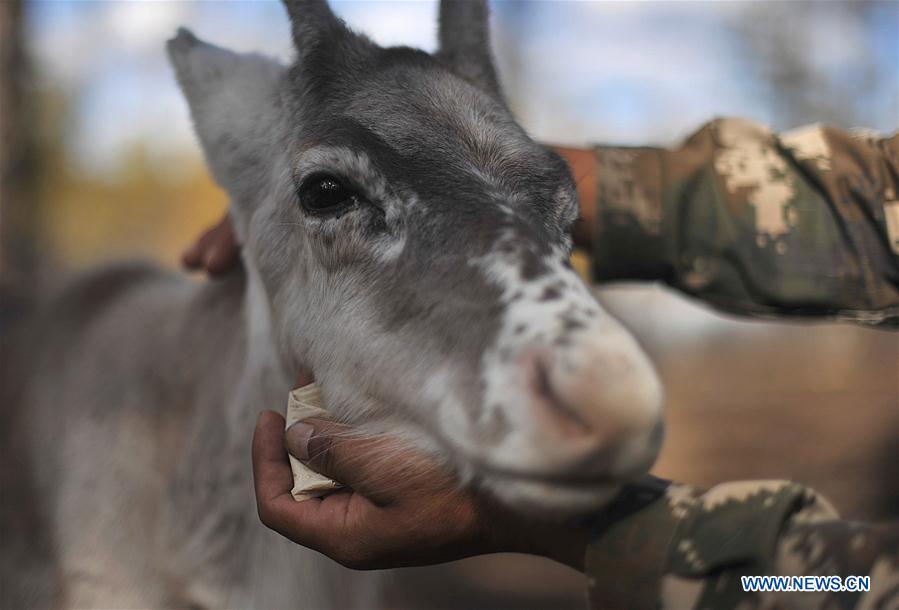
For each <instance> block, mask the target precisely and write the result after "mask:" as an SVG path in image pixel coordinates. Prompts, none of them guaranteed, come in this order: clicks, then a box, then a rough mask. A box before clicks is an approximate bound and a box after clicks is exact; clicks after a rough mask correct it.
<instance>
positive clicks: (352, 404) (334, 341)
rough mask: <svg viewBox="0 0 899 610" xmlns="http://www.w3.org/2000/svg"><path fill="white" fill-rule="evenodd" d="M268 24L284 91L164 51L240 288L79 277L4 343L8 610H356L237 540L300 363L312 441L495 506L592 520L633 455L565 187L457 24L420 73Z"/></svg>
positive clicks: (249, 538)
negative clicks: (222, 220) (319, 393)
mask: <svg viewBox="0 0 899 610" xmlns="http://www.w3.org/2000/svg"><path fill="white" fill-rule="evenodd" d="M285 4H286V8H287V12H288V14H289V17H290V20H291V23H292V34H293V39H294V44H295V47H296V59H295V61H294V62H293V64H292V65H290V66H289V67H285V66H283V65H282V64H280V63H278V62H277V61H274V60H272V59H269V58H266V57H262V56H259V55H253V54H238V53H234V52H231V51H228V50H225V49H223V48H219V47H216V46H213V45H211V44H207V43H205V42H202V41H200V40H199V39H197V38H196V37H195V36H194V35H193V34H191V33H190V32H188V31H186V30H179V32H178V34H177V36H176V37H175V38H174V39H172V40H170V41H169V42H168V52H169V55H170V58H171V61H172V64H173V65H174V67H175V71H176V73H177V78H178V82H179V83H180V85H181V88H182V89H183V91H184V94H185V96H186V98H187V101H188V104H189V106H190V111H191V115H192V117H193V121H194V124H195V127H196V132H197V134H198V136H199V140H200V142H201V144H202V147H203V150H204V152H205V155H206V159H207V161H208V163H209V166H210V167H211V171H212V174H213V175H214V177H215V179H216V180H217V181H218V183H219V184H220V185H221V186H222V187H223V188H224V189H225V190H226V191H227V192H228V194H229V196H230V214H231V216H232V219H233V222H234V225H235V227H236V230H237V232H238V235H239V237H240V240H241V242H242V243H243V255H242V256H243V267H244V271H243V272H241V273H236V274H234V275H232V276H231V277H229V278H228V279H226V280H223V281H214V282H196V281H192V280H190V279H188V278H186V277H183V276H182V275H180V274H178V273H175V272H172V271H168V270H163V269H161V268H157V267H153V266H150V265H141V264H128V265H118V266H113V267H109V268H105V269H101V270H98V271H95V272H93V273H90V274H88V275H86V276H84V277H81V278H79V279H77V280H76V281H74V282H73V283H72V284H71V285H69V286H68V287H67V288H66V289H64V290H63V291H62V292H61V293H60V294H59V295H58V296H57V297H55V298H54V299H53V300H51V301H50V302H48V303H47V304H46V305H45V306H43V307H42V308H41V309H40V310H39V311H37V312H35V313H33V315H31V316H30V318H29V319H28V320H26V321H25V322H23V323H21V324H19V325H17V327H16V328H15V330H14V331H12V332H11V333H5V334H6V339H5V343H7V345H6V348H5V350H4V351H5V352H6V355H7V357H9V356H10V355H13V354H14V356H12V358H11V360H7V362H6V363H5V366H4V368H5V369H6V373H7V374H8V375H7V377H8V378H13V379H12V381H11V382H9V383H5V384H4V385H5V386H6V387H7V390H9V388H10V386H12V385H14V386H15V398H9V396H10V393H9V392H7V399H6V402H5V404H7V405H15V409H10V408H9V407H8V408H7V411H9V412H10V413H9V415H8V417H7V421H9V422H15V426H16V428H15V429H16V433H15V435H14V437H15V440H16V441H17V444H15V445H10V446H14V447H17V449H16V453H15V459H16V460H17V462H16V463H17V464H19V467H18V471H17V472H18V478H19V480H24V479H23V477H26V475H27V483H22V484H21V485H20V486H19V487H21V488H22V490H20V491H21V495H20V496H17V498H15V500H16V501H17V502H18V504H19V505H23V506H24V505H26V504H27V510H30V511H33V512H32V513H29V514H31V515H32V517H33V518H34V519H33V521H32V525H33V529H31V530H29V533H28V535H27V536H25V538H26V542H27V541H28V540H30V541H32V542H33V545H34V548H33V549H31V550H32V551H33V553H37V550H35V549H36V548H37V547H40V548H41V549H43V551H44V556H43V557H44V559H40V560H38V559H35V557H34V556H32V557H28V549H27V544H26V545H25V547H26V550H25V551H22V552H20V553H19V555H18V556H14V555H10V554H9V553H12V552H13V551H10V552H9V553H7V558H6V559H5V560H4V563H3V564H2V566H3V569H4V571H5V572H7V573H6V575H5V576H4V580H6V581H7V584H9V582H12V581H13V580H15V581H16V582H17V583H18V584H17V587H18V588H17V590H18V591H19V594H21V595H22V596H24V597H23V599H24V598H25V597H28V596H31V600H32V601H31V602H30V603H32V604H35V603H38V604H40V603H49V604H53V605H56V606H59V607H66V608H75V607H96V606H104V607H120V608H124V607H145V608H146V607H184V606H190V607H196V606H201V607H205V606H209V607H309V608H329V607H331V608H343V607H355V606H358V605H360V604H362V603H363V601H364V600H366V599H372V595H373V593H372V592H373V591H375V590H376V589H375V587H377V582H378V580H379V575H378V574H376V573H357V572H348V571H347V570H346V569H345V568H343V567H341V566H340V565H338V564H336V563H333V562H331V561H330V560H328V559H326V558H324V557H322V556H320V555H318V554H316V553H314V552H311V551H308V550H305V549H302V548H300V547H297V546H296V545H293V544H291V543H289V542H287V541H285V540H283V539H281V538H280V537H279V536H277V535H276V534H274V533H272V532H270V531H268V530H266V529H265V528H264V527H263V526H262V525H261V524H260V523H259V521H258V518H257V516H256V512H255V503H254V499H253V495H252V491H251V472H250V464H249V442H250V437H251V432H252V429H253V422H254V418H255V415H256V414H257V412H258V411H259V410H261V409H264V408H272V407H277V406H278V405H281V404H283V403H284V401H285V399H286V395H287V392H288V390H289V389H290V387H291V381H292V379H293V378H294V377H295V374H296V372H297V370H298V368H299V367H300V366H301V364H303V365H311V367H312V368H313V369H314V371H315V373H316V376H317V380H318V383H319V384H321V386H322V387H323V390H324V393H325V396H326V398H327V403H328V407H329V409H330V412H331V413H332V414H333V416H334V418H335V419H336V420H338V421H341V422H345V423H348V424H351V425H353V426H355V427H357V428H358V430H359V431H360V433H365V434H380V433H385V432H386V433H389V434H391V435H394V436H396V437H398V438H400V439H403V440H404V441H405V442H408V443H412V444H413V445H414V446H416V447H418V448H420V449H421V450H423V451H426V452H428V453H430V454H433V455H434V456H436V457H437V458H438V459H439V460H441V461H442V462H443V463H445V464H446V465H447V466H448V467H450V468H452V469H453V470H454V471H455V472H456V473H458V475H459V480H460V484H463V485H467V484H476V485H478V486H480V487H481V488H483V489H484V490H485V491H486V492H489V493H490V494H493V495H494V496H495V497H496V498H497V499H498V500H499V501H501V502H503V503H505V504H508V505H509V506H510V507H513V508H515V509H517V510H522V511H531V512H539V513H541V514H544V515H555V516H557V517H563V516H567V515H570V514H573V513H577V512H582V511H589V510H593V509H596V508H597V507H600V506H602V505H603V504H604V503H606V502H607V501H608V500H609V499H610V498H611V497H612V496H613V495H614V494H615V492H616V490H617V489H618V488H619V486H620V485H621V484H622V483H623V482H626V481H627V480H629V479H631V478H633V477H636V476H638V475H640V474H642V473H644V472H645V471H646V470H647V469H648V468H649V466H650V465H651V463H652V462H653V460H654V458H655V456H656V454H657V451H658V447H659V442H660V429H661V428H660V417H661V416H660V407H661V401H662V392H661V388H660V384H659V382H658V380H657V376H656V374H655V372H654V370H653V367H652V365H651V364H650V362H649V360H648V359H647V357H646V356H645V355H644V353H643V351H642V350H641V348H640V347H639V346H638V345H637V343H636V342H635V340H634V339H633V338H632V337H631V335H630V334H629V333H628V332H627V331H626V330H625V329H624V328H623V327H622V326H621V325H620V324H619V323H618V322H616V321H615V320H614V319H612V318H611V317H610V316H609V315H608V314H607V313H606V312H605V311H604V310H603V309H602V308H601V307H600V305H599V304H598V303H597V302H596V301H595V300H594V298H593V297H592V296H591V294H590V293H589V291H588V290H587V288H586V287H585V286H584V285H583V284H582V282H581V281H580V280H579V278H578V276H577V275H576V273H575V272H574V271H573V270H572V269H571V267H570V266H569V265H568V263H567V259H568V256H569V254H570V248H571V240H570V238H569V229H570V227H571V224H572V223H573V221H574V220H575V218H576V217H577V214H578V206H577V198H576V191H575V186H574V184H573V182H572V178H571V176H570V174H569V172H568V170H567V168H566V165H565V163H564V162H563V161H562V160H561V158H559V157H558V156H557V155H556V154H554V153H553V152H551V151H549V150H547V149H546V148H544V147H543V146H541V145H539V144H537V143H535V142H534V141H532V140H531V139H530V138H529V137H528V136H527V134H526V133H525V132H524V131H523V130H522V128H521V127H520V126H519V125H518V124H516V122H515V120H514V119H513V117H512V115H511V113H510V111H509V109H508V108H507V106H506V104H505V103H504V101H503V97H502V93H501V90H500V85H499V82H498V81H497V77H496V73H495V70H494V67H493V64H492V62H491V58H490V50H489V38H488V23H487V8H486V6H485V3H484V2H483V1H474V0H466V1H458V2H454V1H452V0H444V2H443V3H442V5H441V7H440V30H439V40H440V48H439V51H437V52H436V53H435V54H434V55H429V54H427V53H425V52H422V51H419V50H415V49H411V48H406V47H398V48H381V47H379V46H377V45H375V44H374V43H373V42H371V41H370V40H369V39H367V38H366V37H365V36H363V35H360V34H356V33H354V32H352V31H350V30H349V29H348V28H347V27H346V26H345V24H344V23H343V22H342V21H341V20H339V19H338V18H336V17H335V15H334V14H333V13H332V12H331V10H330V9H329V7H328V6H327V4H326V3H325V2H324V0H285ZM7 381H9V379H8V380H7ZM13 411H14V413H13ZM10 425H12V424H10ZM49 439H54V440H53V444H52V445H51V444H50V443H49ZM29 490H30V492H29ZM29 493H31V494H32V495H31V496H29V495H28V494H29ZM28 498H30V499H28ZM23 510H25V509H23ZM13 512H14V511H11V510H10V511H7V513H10V514H12V513H13ZM21 514H22V513H21V512H20V513H19V515H21ZM7 517H9V514H7ZM8 522H9V520H7V523H8ZM35 522H36V523H38V525H34V523H35ZM20 523H21V522H20ZM29 527H31V526H29ZM19 538H22V537H21V536H19ZM36 540H40V541H42V542H41V544H38V543H37V542H36ZM16 557H17V558H16ZM26 568H28V569H26ZM31 568H33V569H31ZM11 570H12V571H13V572H12V574H11V573H10V571H11ZM15 570H18V571H15ZM48 592H52V597H44V598H43V602H36V601H34V600H39V599H41V598H40V596H39V594H40V593H44V594H45V595H46V594H49V593H48ZM35 596H37V597H35ZM26 602H27V600H26V601H22V602H21V603H23V604H24V603H26ZM16 603H17V604H18V603H19V602H16Z"/></svg>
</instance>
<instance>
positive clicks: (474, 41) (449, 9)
mask: <svg viewBox="0 0 899 610" xmlns="http://www.w3.org/2000/svg"><path fill="white" fill-rule="evenodd" d="M439 38H440V49H439V50H438V51H437V55H436V56H437V58H438V59H440V60H441V61H443V62H445V63H446V64H447V65H448V66H449V67H450V68H451V69H452V70H453V71H454V72H455V73H456V74H458V75H459V76H461V77H462V78H465V79H467V80H468V81H469V82H471V83H472V84H474V85H476V86H478V87H480V88H481V89H483V90H484V91H486V92H487V93H489V94H491V95H493V97H495V98H496V99H498V100H502V99H503V96H502V89H501V88H500V86H499V80H498V79H497V78H496V69H495V68H494V67H493V59H492V55H491V53H490V20H489V11H488V9H487V0H441V1H440V32H439Z"/></svg>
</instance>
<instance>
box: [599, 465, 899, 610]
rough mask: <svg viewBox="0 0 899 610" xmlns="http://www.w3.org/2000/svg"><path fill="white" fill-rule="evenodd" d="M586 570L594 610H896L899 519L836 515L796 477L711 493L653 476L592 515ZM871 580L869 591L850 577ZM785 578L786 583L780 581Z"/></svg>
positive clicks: (898, 598)
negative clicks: (768, 583) (762, 583)
mask: <svg viewBox="0 0 899 610" xmlns="http://www.w3.org/2000/svg"><path fill="white" fill-rule="evenodd" d="M596 522H597V523H598V524H600V525H599V526H598V527H597V529H595V530H594V532H593V537H592V540H591V543H590V545H589V547H588V551H587V557H586V566H585V571H586V573H587V577H588V582H589V586H590V603H591V606H592V607H593V608H596V609H597V610H599V609H602V610H612V609H616V610H617V609H624V608H635V609H642V608H670V609H674V610H699V609H706V608H709V609H712V610H725V609H730V608H739V609H741V610H755V609H770V610H775V609H778V610H780V609H783V610H804V609H807V608H808V609H818V610H821V609H830V608H833V609H849V608H854V609H857V610H860V609H862V608H866V609H872V610H873V609H882V610H888V609H890V610H896V609H897V608H899V523H892V524H881V525H871V524H865V523H854V522H850V521H844V520H840V519H839V518H838V517H837V515H836V513H835V511H834V510H833V508H832V507H831V506H830V504H828V503H827V501H826V500H824V499H823V498H821V497H820V496H818V495H816V494H815V493H814V492H812V491H810V490H809V489H808V488H805V487H803V486H801V485H798V484H796V483H789V482H787V481H749V482H739V483H724V484H721V485H717V486H715V487H712V488H711V489H709V490H707V491H704V492H703V491H700V490H698V489H696V488H693V487H689V486H687V485H680V484H676V483H669V482H667V481H662V480H661V479H656V478H653V477H647V478H646V479H645V480H643V481H641V482H639V483H636V484H634V485H632V486H631V487H629V488H627V489H626V490H625V491H624V493H622V494H621V496H620V497H619V499H618V500H617V502H616V503H614V504H613V505H612V507H610V508H609V509H608V511H607V512H606V513H604V514H603V515H600V516H599V518H598V519H597V520H596ZM751 576H787V577H789V576H811V577H815V576H819V577H840V578H841V579H844V580H842V581H836V580H835V579H833V578H830V579H828V580H827V581H826V583H827V584H826V585H825V588H829V589H831V590H826V591H819V592H812V591H808V590H797V589H796V587H797V586H805V585H802V584H798V585H797V584H796V583H791V584H788V585H786V586H787V587H793V590H792V591H780V592H753V591H751V590H748V591H747V590H746V588H749V589H751V585H747V586H746V587H745V588H744V582H743V580H741V577H751ZM854 576H865V577H869V580H868V583H867V584H868V590H867V591H860V590H846V591H839V590H836V589H839V588H841V587H842V586H843V585H846V588H847V589H852V588H856V589H861V588H863V587H861V586H856V584H855V581H852V580H851V579H847V578H846V577H854ZM782 582H783V581H782Z"/></svg>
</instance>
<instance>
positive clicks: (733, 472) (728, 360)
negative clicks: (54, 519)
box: [0, 0, 899, 607]
mask: <svg viewBox="0 0 899 610" xmlns="http://www.w3.org/2000/svg"><path fill="white" fill-rule="evenodd" d="M332 4H333V5H334V7H335V9H336V11H337V12H338V13H339V14H340V15H341V16H343V17H344V18H345V19H346V20H347V21H348V22H349V23H350V25H351V26H354V27H356V28H359V29H362V30H364V31H365V32H367V33H368V34H370V35H371V36H372V37H373V38H374V39H375V41H377V42H379V43H382V44H409V45H413V46H419V47H423V48H425V49H429V50H433V48H434V47H435V19H436V3H435V2H432V1H422V2H383V1H378V2H376V1H371V2H358V1H353V2H343V1H339V0H338V1H335V2H333V3H332ZM492 7H493V32H494V48H495V51H496V54H497V58H498V63H499V67H500V73H501V77H502V80H503V83H504V85H505V88H506V91H507V94H508V98H509V99H510V100H511V104H512V106H513V108H514V110H515V112H516V113H517V115H518V116H519V118H520V119H521V121H522V123H523V124H524V126H525V127H526V128H527V129H528V130H529V131H530V132H531V133H532V134H533V135H534V136H535V137H538V138H540V139H542V140H543V141H547V142H554V143H560V144H569V145H583V144H587V143H590V142H603V143H620V144H640V145H648V144H658V145H673V144H676V143H677V142H678V141H679V140H680V139H682V138H683V137H685V136H687V135H689V134H690V133H691V132H692V131H693V130H695V129H696V128H698V127H699V126H700V125H701V124H702V123H703V122H705V121H707V120H710V119H711V118H713V117H716V116H722V115H737V116H742V117H746V118H751V119H754V120H757V121H760V122H763V123H766V124H768V125H770V126H772V127H773V128H775V129H788V128H791V127H796V126H799V125H802V124H807V123H811V122H823V123H827V124H830V125H833V126H837V127H843V128H852V127H865V128H870V129H874V130H877V131H880V132H883V133H889V132H892V131H894V130H895V129H896V128H897V125H899V2H896V1H892V0H885V1H866V0H846V1H841V0H833V1H827V0H820V1H784V2H774V1H752V0H750V1H745V2H680V1H670V2H662V1H656V2H562V1H539V0H538V1H524V2H515V1H504V0H499V1H493V2H492ZM181 25H186V26H188V27H190V28H192V29H193V30H194V31H195V33H197V35H199V36H200V37H202V38H205V39H207V40H210V41H212V42H216V43H219V44H222V45H224V46H229V47H232V48H235V49H237V50H259V51H262V52H264V53H267V54H271V55H275V56H280V57H282V58H285V59H286V58H288V57H289V56H290V43H289V34H288V25H287V19H286V17H285V15H284V14H283V9H282V7H281V6H280V4H279V3H278V2H274V1H272V2H263V1H260V2H250V1H239V0H236V1H229V2H179V1H172V2H137V1H122V2H113V1H106V2H90V1H84V2H51V1H46V2H45V1H35V2H24V3H23V2H22V1H21V0H0V49H2V58H0V60H2V65H0V96H2V97H0V133H2V140H0V169H2V183H0V283H2V284H6V285H10V284H13V285H18V286H28V287H40V286H44V285H49V284H52V283H55V282H56V281H58V279H59V278H60V277H61V276H62V275H64V274H66V273H68V272H70V271H73V270H78V269H82V268H84V267H86V266H88V265H92V264H95V263H98V262H101V261H104V260H108V259H112V258H121V257H151V258H154V259H157V260H159V261H161V262H162V263H164V264H167V265H175V264H176V262H177V257H178V254H179V252H180V250H181V249H182V248H183V247H184V246H185V245H187V244H188V243H189V242H190V241H191V239H192V238H193V237H194V236H195V235H196V234H197V233H198V232H199V231H200V230H201V229H202V228H203V227H204V226H205V225H207V224H208V223H210V222H211V221H212V220H214V219H215V218H216V217H217V216H219V215H220V214H221V213H222V212H223V210H224V209H225V206H226V199H225V196H224V194H223V193H222V192H221V191H220V190H219V189H218V188H217V187H216V186H215V184H214V183H213V182H212V181H211V179H210V177H209V174H208V172H207V170H206V168H205V165H204V163H203V159H202V155H201V153H200V151H199V148H198V146H197V145H196V143H195V141H194V138H193V134H192V132H191V127H190V122H189V117H188V113H187V107H186V104H185V103H184V102H183V100H182V99H181V96H180V93H179V92H178V90H177V87H176V85H175V80H174V77H173V74H172V72H171V70H170V68H169V67H168V64H167V62H166V58H165V53H164V45H163V43H164V41H165V39H167V38H168V37H170V36H171V35H172V34H173V33H174V31H175V29H176V28H177V27H178V26H181ZM599 296H600V298H601V299H603V300H604V301H605V302H606V303H607V304H608V306H609V307H610V309H612V310H613V311H614V312H615V313H617V314H618V315H619V316H620V317H622V318H623V319H624V320H625V321H626V322H627V323H628V324H629V325H630V326H631V327H632V328H633V329H634V330H635V332H636V333H637V334H638V336H639V337H640V339H641V341H642V342H643V343H644V344H645V345H646V346H647V348H648V350H649V351H650V352H651V354H652V355H653V357H654V358H655V360H656V362H657V363H658V364H659V367H660V369H661V372H662V375H663V377H664V379H665V382H666V384H667V388H668V396H669V400H668V437H667V440H666V444H665V447H664V451H663V455H662V458H661V459H660V461H659V463H658V465H657V468H656V472H657V473H658V474H660V475H662V476H670V477H676V478H678V479H681V480H684V481H687V482H690V483H695V484H700V485H709V484H713V483H715V482H717V481H722V480H728V479H735V478H793V479H797V480H799V481H802V482H804V483H807V484H811V485H813V486H815V487H817V488H819V489H820V490H821V491H823V492H824V493H825V494H827V495H829V496H830V497H831V498H832V499H833V500H834V502H835V503H836V504H837V506H838V507H839V508H840V509H841V510H842V511H843V512H844V513H845V514H846V515H848V516H850V517H853V518H865V519H883V518H888V517H899V336H897V335H896V334H893V333H888V332H884V331H874V330H868V329H862V328H857V327H853V326H848V325H838V324H827V323H814V324H810V323H804V324H797V323H790V324H787V323H762V322H758V321H745V320H738V319H735V318H732V317H725V316H722V315H719V314H717V313H714V312H712V311H710V310H709V309H707V308H705V307H703V306H701V305H699V304H697V303H695V302H692V301H688V300H686V299H684V298H682V297H680V296H678V295H675V294H673V293H672V292H670V291H668V290H667V289H664V288H662V287H658V286H612V287H606V288H603V289H601V290H600V291H599ZM478 561H479V560H475V561H474V562H467V563H464V564H461V566H460V568H459V570H460V574H462V575H464V578H467V579H475V580H477V579H479V578H481V579H484V578H487V577H486V576H485V575H489V579H488V580H489V582H486V581H485V583H484V586H485V587H488V588H489V587H496V588H498V590H503V591H508V590H516V591H519V592H521V593H522V594H525V595H526V594H527V593H528V591H526V590H523V589H522V588H523V587H524V589H527V587H529V586H531V585H530V584H528V583H531V582H533V583H535V584H534V585H533V586H535V587H537V588H541V587H542V588H541V591H543V593H544V594H545V595H547V596H548V597H542V598H539V599H541V600H543V601H542V602H541V603H546V604H547V605H554V603H555V602H553V603H552V604H550V602H551V601H552V600H555V601H558V602H559V603H563V602H565V603H567V602H568V601H571V599H572V598H571V597H570V595H571V591H572V590H574V589H573V588H572V587H566V586H565V585H564V583H565V582H566V580H565V579H566V578H567V579H568V581H569V583H568V584H569V585H570V584H571V582H570V581H571V579H573V578H575V577H574V576H573V575H571V574H568V575H567V576H566V575H564V574H562V573H561V572H558V571H559V570H563V569H562V568H555V569H556V571H557V572H558V574H557V576H558V579H556V580H554V579H552V578H550V579H547V578H537V579H531V578H529V577H528V576H527V575H528V574H530V572H528V570H531V571H536V572H539V573H540V574H541V575H544V576H545V575H546V574H547V573H546V570H548V569H551V568H548V567H547V566H546V565H545V564H528V563H524V564H522V566H521V568H520V571H519V572H515V571H514V570H513V571H509V570H504V571H503V572H502V573H498V572H496V571H492V572H491V571H490V570H483V569H481V564H479V563H478ZM563 571H564V570H563ZM504 578H505V579H506V580H505V581H504V580H503V579H504ZM423 582H424V581H423ZM549 582H555V583H563V584H559V585H558V587H557V589H552V587H550V589H551V590H546V587H547V586H548V585H546V583H549ZM444 584H446V583H444ZM423 586H424V585H423ZM556 594H557V595H558V596H559V597H557V598H553V597H552V595H556ZM566 596H568V597H566ZM447 599H450V598H447ZM528 599H533V598H532V597H529V598H528ZM521 607H524V606H521ZM544 607H546V606H544Z"/></svg>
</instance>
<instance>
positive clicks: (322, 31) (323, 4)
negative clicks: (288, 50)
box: [283, 0, 353, 63]
mask: <svg viewBox="0 0 899 610" xmlns="http://www.w3.org/2000/svg"><path fill="white" fill-rule="evenodd" d="M283 2H284V7H285V8H286V9H287V15H288V17H290V25H291V31H292V32H293V45H294V47H295V48H296V50H297V59H298V61H299V62H300V63H302V61H303V58H304V57H306V56H307V55H309V54H311V53H312V52H313V51H315V50H316V49H318V48H319V47H321V46H322V45H324V44H326V43H329V42H335V41H338V40H340V39H342V38H345V37H347V36H353V34H352V32H350V30H349V28H347V26H346V24H345V23H344V22H343V21H341V20H340V19H339V18H338V17H337V16H336V15H335V14H334V12H333V11H332V10H331V7H329V6H328V3H327V1H326V0H283Z"/></svg>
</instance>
